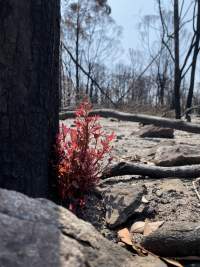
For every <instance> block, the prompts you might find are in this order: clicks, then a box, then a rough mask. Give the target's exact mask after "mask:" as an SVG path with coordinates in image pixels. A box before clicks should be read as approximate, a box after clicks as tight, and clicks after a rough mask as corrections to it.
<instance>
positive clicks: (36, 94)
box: [0, 0, 60, 197]
mask: <svg viewBox="0 0 200 267" xmlns="http://www.w3.org/2000/svg"><path fill="white" fill-rule="evenodd" d="M0 6H1V8H0V21H1V23H0V32H1V38H0V187H2V188H7V189H12V190H16V191H20V192H23V193H25V194H27V195H29V196H33V197H46V196H47V194H48V163H49V155H50V149H51V145H52V142H53V141H54V137H55V134H56V132H57V129H58V111H59V42H60V29H59V28H60V1H59V0H43V1H40V0H20V1H16V0H6V1H4V0H0Z"/></svg>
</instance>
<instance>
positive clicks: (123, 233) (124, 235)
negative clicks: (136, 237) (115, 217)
mask: <svg viewBox="0 0 200 267" xmlns="http://www.w3.org/2000/svg"><path fill="white" fill-rule="evenodd" d="M117 235H118V237H119V239H120V240H121V241H122V242H124V243H125V244H127V245H130V246H132V245H133V244H132V241H131V235H130V232H129V230H128V229H127V228H123V229H121V230H120V231H118V232H117Z"/></svg>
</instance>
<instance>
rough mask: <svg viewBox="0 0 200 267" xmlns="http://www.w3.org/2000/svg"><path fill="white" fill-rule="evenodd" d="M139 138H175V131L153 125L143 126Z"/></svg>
mask: <svg viewBox="0 0 200 267" xmlns="http://www.w3.org/2000/svg"><path fill="white" fill-rule="evenodd" d="M137 134H138V136H139V137H149V138H174V130H173V129H170V128H162V127H157V126H154V125H152V124H149V125H145V126H143V127H142V128H141V129H140V130H139V131H138V132H137Z"/></svg>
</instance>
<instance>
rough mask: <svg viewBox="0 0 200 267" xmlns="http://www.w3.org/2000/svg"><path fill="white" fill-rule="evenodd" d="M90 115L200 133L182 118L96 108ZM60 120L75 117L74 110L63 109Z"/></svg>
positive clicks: (198, 129)
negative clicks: (176, 118)
mask: <svg viewBox="0 0 200 267" xmlns="http://www.w3.org/2000/svg"><path fill="white" fill-rule="evenodd" d="M90 115H99V116H100V117H103V118H116V119H118V120H122V121H132V122H141V123H144V124H154V125H155V126H159V127H166V128H173V129H176V130H181V131H186V132H190V133H197V134H199V133H200V125H198V124H194V123H189V122H184V121H182V120H175V119H167V118H160V117H156V116H149V115H142V114H141V115H140V114H132V113H125V112H120V111H115V110H112V109H96V110H93V111H92V112H90ZM59 117H60V120H66V119H70V118H74V117H75V112H74V111H64V112H61V113H60V116H59Z"/></svg>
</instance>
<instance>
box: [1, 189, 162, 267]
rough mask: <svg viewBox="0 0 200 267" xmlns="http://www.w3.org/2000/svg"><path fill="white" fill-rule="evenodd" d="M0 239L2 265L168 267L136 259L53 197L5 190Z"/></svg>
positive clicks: (155, 261) (11, 266) (2, 203)
mask: <svg viewBox="0 0 200 267" xmlns="http://www.w3.org/2000/svg"><path fill="white" fill-rule="evenodd" d="M0 240H1V241H0V266H2V267H13V266H15V267H27V266H29V267H43V266H48V267H86V266H90V267H97V266H98V267H105V266H109V267H112V266H113V267H118V266H119V267H120V266H124V267H132V266H133V267H134V266H141V267H143V266H149V267H151V266H161V267H166V265H163V263H162V262H161V261H160V260H159V259H156V258H155V259H153V261H154V263H151V259H150V258H149V257H146V258H145V259H141V258H139V257H138V256H136V257H133V256H132V254H131V253H130V252H128V251H126V250H125V249H124V248H121V247H120V246H118V245H116V244H114V243H111V242H110V241H108V240H106V239H105V238H103V237H102V235H101V234H100V233H99V232H97V230H96V229H95V228H94V227H93V226H92V225H91V224H89V223H86V222H84V221H82V220H80V219H78V218H77V217H76V216H75V215H74V214H72V213H71V212H70V211H68V210H66V209H65V208H63V207H60V206H57V205H56V204H54V203H52V202H51V201H48V200H45V199H31V198H29V197H27V196H25V195H23V194H20V193H17V192H13V191H8V190H2V189H0ZM152 264H155V265H152Z"/></svg>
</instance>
